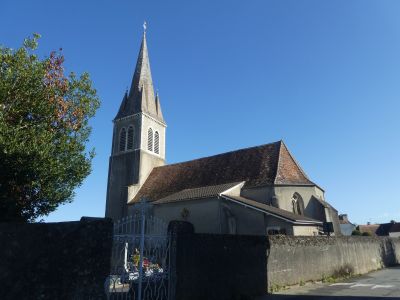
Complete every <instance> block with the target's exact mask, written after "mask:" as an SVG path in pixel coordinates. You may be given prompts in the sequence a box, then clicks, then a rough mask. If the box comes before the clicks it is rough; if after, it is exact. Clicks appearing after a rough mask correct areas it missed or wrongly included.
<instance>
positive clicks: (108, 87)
mask: <svg viewBox="0 0 400 300" xmlns="http://www.w3.org/2000/svg"><path fill="white" fill-rule="evenodd" d="M399 15H400V2H399V1H396V0H393V1H388V0H387V1H380V0H376V1H368V0H360V1H349V0H335V1H333V0H332V1H320V0H315V1H300V0H291V1H286V0H275V1H265V0H253V1H232V0H230V1H183V0H182V1H172V0H171V1H161V0H160V1H152V0H146V1H125V0H124V1H123V0H121V1H105V0H96V1H94V0H92V1H89V0H85V1H78V0H70V1H44V0H37V1H31V0H25V1H22V0H2V1H1V4H0V44H3V45H6V46H9V47H14V48H16V47H18V46H19V45H20V44H21V42H22V40H23V38H24V37H26V36H28V35H30V34H31V33H33V32H38V33H40V34H41V35H42V39H41V41H40V48H39V53H40V54H41V55H43V56H45V55H47V54H48V53H49V52H50V51H51V50H56V49H58V48H60V47H62V48H63V53H64V55H65V58H66V66H67V69H68V70H73V71H75V72H78V73H81V72H83V71H88V72H89V73H90V74H91V77H92V80H93V82H94V86H95V87H96V88H97V90H98V94H99V96H100V98H101V100H102V106H101V108H100V109H99V111H98V113H97V115H96V117H95V118H94V119H93V121H92V126H93V134H92V137H91V141H90V143H89V146H93V147H95V148H96V152H97V156H96V158H95V160H94V162H93V171H92V174H91V175H90V176H89V177H88V178H87V179H86V180H85V182H84V183H83V185H82V186H81V187H80V188H79V189H77V191H76V197H75V200H74V202H73V203H71V204H67V205H64V206H61V207H60V208H59V209H58V210H57V211H56V212H54V213H52V214H51V215H50V216H49V217H47V218H46V219H45V220H46V221H63V220H77V219H79V218H80V217H81V216H83V215H84V216H103V215H104V208H105V195H106V186H107V170H108V157H109V155H110V150H111V135H112V122H111V120H112V119H113V117H114V116H115V114H116V112H117V109H118V106H119V103H120V101H121V99H122V96H123V93H124V91H125V89H126V87H127V86H129V85H130V82H131V79H132V75H133V70H134V65H135V62H136V58H137V54H138V51H139V44H140V39H141V35H142V23H143V21H144V20H147V22H148V35H147V37H148V46H149V52H150V61H151V67H152V73H153V80H154V83H155V86H156V88H157V89H158V90H159V93H160V96H161V105H162V108H163V113H164V116H165V119H166V121H167V123H168V128H167V160H168V162H169V163H173V162H179V161H185V160H190V159H193V158H198V157H203V156H208V155H213V154H217V153H221V152H225V151H229V150H235V149H239V148H243V147H249V146H254V145H259V144H264V143H268V142H273V141H277V140H280V139H283V140H284V141H285V143H286V144H287V146H288V147H289V150H290V151H291V152H292V153H293V154H294V156H295V157H296V159H297V160H298V161H299V163H300V164H301V165H302V167H303V169H304V170H305V171H306V173H307V174H308V175H309V177H310V178H311V179H312V180H313V181H315V182H317V183H318V184H319V185H320V186H322V187H323V188H324V189H325V190H326V198H327V200H328V201H329V202H330V203H332V204H333V205H334V206H335V207H336V208H337V209H338V210H339V212H341V213H348V214H349V218H350V219H351V220H352V221H353V222H356V223H359V224H360V223H365V222H367V221H371V222H386V221H389V220H390V219H396V220H398V221H400V196H399V192H398V190H397V189H398V187H399V186H400V177H399V174H398V173H399V170H400V155H399V149H400V121H399V113H400V104H399V103H400V101H399V100H400V99H399V96H400V18H399V17H398V16H399Z"/></svg>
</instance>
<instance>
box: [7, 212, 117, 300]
mask: <svg viewBox="0 0 400 300" xmlns="http://www.w3.org/2000/svg"><path fill="white" fill-rule="evenodd" d="M112 228H113V224H112V221H111V219H100V218H82V219H81V221H79V222H62V223H34V224H15V223H0V282H1V284H0V298H1V299H2V300H3V299H10V300H14V299H35V300H36V299H43V300H46V299H102V298H103V296H104V281H105V278H106V277H107V276H108V274H109V269H110V257H111V247H112Z"/></svg>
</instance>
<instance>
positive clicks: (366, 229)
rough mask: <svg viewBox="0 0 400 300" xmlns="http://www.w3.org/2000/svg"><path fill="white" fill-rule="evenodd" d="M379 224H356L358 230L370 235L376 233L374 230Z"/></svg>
mask: <svg viewBox="0 0 400 300" xmlns="http://www.w3.org/2000/svg"><path fill="white" fill-rule="evenodd" d="M379 226H380V225H379V224H371V225H358V230H359V231H360V232H361V233H363V232H368V233H370V234H371V235H376V231H377V230H378V228H379Z"/></svg>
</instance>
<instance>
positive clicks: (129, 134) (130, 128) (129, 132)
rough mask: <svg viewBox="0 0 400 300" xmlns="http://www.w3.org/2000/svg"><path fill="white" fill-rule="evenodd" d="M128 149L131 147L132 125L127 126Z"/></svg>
mask: <svg viewBox="0 0 400 300" xmlns="http://www.w3.org/2000/svg"><path fill="white" fill-rule="evenodd" d="M127 148H128V150H132V149H133V127H132V126H129V128H128V144H127Z"/></svg>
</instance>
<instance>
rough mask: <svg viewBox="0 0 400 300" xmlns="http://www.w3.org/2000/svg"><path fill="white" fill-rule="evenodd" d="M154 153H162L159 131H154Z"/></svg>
mask: <svg viewBox="0 0 400 300" xmlns="http://www.w3.org/2000/svg"><path fill="white" fill-rule="evenodd" d="M154 153H156V154H160V135H159V134H158V131H156V132H155V133H154Z"/></svg>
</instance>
